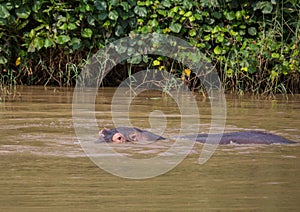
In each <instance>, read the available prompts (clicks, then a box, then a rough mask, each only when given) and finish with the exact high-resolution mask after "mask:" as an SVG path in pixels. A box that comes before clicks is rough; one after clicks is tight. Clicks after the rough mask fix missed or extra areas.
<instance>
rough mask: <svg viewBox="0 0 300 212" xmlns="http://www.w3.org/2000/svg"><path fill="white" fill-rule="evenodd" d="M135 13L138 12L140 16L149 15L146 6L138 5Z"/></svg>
mask: <svg viewBox="0 0 300 212" xmlns="http://www.w3.org/2000/svg"><path fill="white" fill-rule="evenodd" d="M134 13H135V14H137V15H138V16H140V17H146V16H147V10H146V7H140V6H136V7H135V8H134Z"/></svg>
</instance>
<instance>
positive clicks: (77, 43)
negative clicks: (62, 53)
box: [70, 38, 81, 50]
mask: <svg viewBox="0 0 300 212" xmlns="http://www.w3.org/2000/svg"><path fill="white" fill-rule="evenodd" d="M70 45H71V46H72V50H77V49H79V48H80V47H81V39H79V38H72V40H71V41H70Z"/></svg>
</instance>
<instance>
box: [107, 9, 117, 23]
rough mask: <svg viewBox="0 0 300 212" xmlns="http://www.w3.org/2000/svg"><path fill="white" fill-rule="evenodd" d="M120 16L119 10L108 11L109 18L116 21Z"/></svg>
mask: <svg viewBox="0 0 300 212" xmlns="http://www.w3.org/2000/svg"><path fill="white" fill-rule="evenodd" d="M118 17H119V14H118V12H117V11H116V10H112V11H110V12H109V13H108V18H109V19H110V20H114V21H116V20H117V19H118Z"/></svg>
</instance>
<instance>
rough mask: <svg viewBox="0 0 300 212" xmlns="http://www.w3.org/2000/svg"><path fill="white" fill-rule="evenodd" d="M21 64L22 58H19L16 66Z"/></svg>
mask: <svg viewBox="0 0 300 212" xmlns="http://www.w3.org/2000/svg"><path fill="white" fill-rule="evenodd" d="M20 63H21V57H18V58H17V60H16V66H19V65H20Z"/></svg>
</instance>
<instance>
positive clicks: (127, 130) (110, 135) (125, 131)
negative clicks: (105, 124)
mask: <svg viewBox="0 0 300 212" xmlns="http://www.w3.org/2000/svg"><path fill="white" fill-rule="evenodd" d="M162 139H164V138H163V137H161V136H159V135H155V134H153V133H151V132H149V131H146V130H141V129H138V128H135V127H118V128H113V129H106V128H104V129H103V130H101V131H100V132H99V139H98V140H97V143H99V142H114V143H123V142H135V141H155V140H162Z"/></svg>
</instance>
